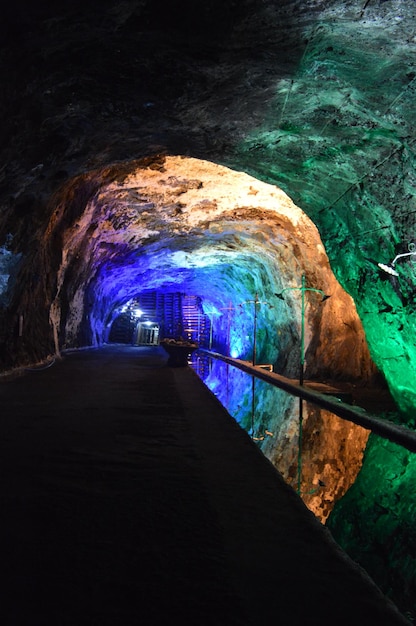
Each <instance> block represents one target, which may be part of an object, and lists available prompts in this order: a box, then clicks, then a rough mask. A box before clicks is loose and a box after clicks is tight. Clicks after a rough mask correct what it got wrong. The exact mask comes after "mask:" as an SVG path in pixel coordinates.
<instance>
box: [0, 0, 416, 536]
mask: <svg viewBox="0 0 416 626" xmlns="http://www.w3.org/2000/svg"><path fill="white" fill-rule="evenodd" d="M415 15H416V13H415V3H414V1H413V0H396V1H391V0H370V1H367V2H364V0H360V1H358V0H348V1H345V0H333V1H332V2H327V1H326V0H307V1H300V0H282V1H281V2H275V1H274V0H239V1H238V2H237V0H228V1H227V2H224V1H223V0H221V1H220V0H205V2H203V3H195V2H191V1H190V0H180V1H178V2H175V3H172V2H171V1H170V0H169V1H168V0H154V1H150V0H125V1H123V2H113V1H112V0H102V1H101V2H100V3H98V2H95V1H93V2H91V3H88V4H87V3H85V2H81V1H80V0H72V1H69V0H57V1H56V2H55V3H53V4H51V3H49V2H48V1H47V0H38V2H36V3H33V2H29V1H28V0H27V1H26V0H22V1H21V2H20V3H18V4H17V5H16V6H14V5H13V6H12V5H9V6H8V7H6V8H4V9H3V13H2V20H1V23H0V35H1V47H0V73H1V80H2V89H1V90H0V113H1V118H2V124H1V128H0V137H1V141H0V155H1V161H0V162H1V167H0V340H1V341H0V345H1V348H0V362H1V367H2V368H3V369H4V368H10V367H13V366H17V365H19V364H20V365H21V364H25V363H28V362H33V361H39V360H42V359H44V358H46V357H47V355H48V354H52V353H54V352H55V351H56V350H57V349H58V348H59V349H60V348H61V347H64V346H82V345H91V344H96V343H99V342H100V341H102V340H103V339H105V337H106V328H107V324H108V323H110V322H111V319H112V315H113V314H114V310H115V308H116V307H117V306H118V304H119V303H121V302H122V301H123V299H124V298H127V297H128V296H129V295H130V294H131V293H133V292H134V289H135V288H136V287H137V283H136V287H135V286H134V285H135V281H137V280H139V282H140V288H144V287H147V286H148V285H149V284H150V283H151V284H153V285H160V286H162V285H163V288H168V287H169V285H172V286H173V284H179V285H181V286H183V285H187V286H192V289H193V290H197V291H201V290H202V288H204V291H206V293H207V294H208V287H207V286H208V285H209V297H208V298H207V302H209V303H210V305H211V311H210V312H211V314H212V316H213V319H214V317H215V319H216V325H217V329H218V335H221V334H222V335H224V333H225V331H226V327H227V321H226V318H225V316H224V315H223V316H221V315H215V314H216V313H217V312H218V309H219V304H220V303H221V304H222V303H223V302H225V303H226V306H227V305H228V303H229V299H230V296H231V300H232V301H233V302H235V303H238V304H240V303H241V302H245V301H247V300H252V299H253V298H254V297H255V294H256V290H257V291H258V295H259V297H261V299H262V300H263V301H265V302H270V294H271V293H273V292H279V291H280V290H281V289H282V288H285V287H293V286H295V285H297V284H298V280H299V278H300V275H301V273H302V271H305V273H306V276H307V279H308V281H310V284H311V285H313V286H316V287H319V288H325V290H326V289H327V287H330V290H331V296H332V297H331V299H330V300H329V301H327V302H326V303H324V304H323V305H322V306H320V305H318V304H317V303H316V302H315V301H314V300H313V298H312V299H311V301H310V303H309V304H308V314H307V317H308V319H307V328H306V330H307V346H308V351H307V354H306V372H307V375H309V376H329V375H331V376H332V375H336V376H347V377H351V376H362V377H364V379H365V380H369V378H371V376H372V375H373V373H374V371H375V370H374V366H373V365H372V364H371V362H370V360H369V359H368V355H367V353H366V350H367V348H366V346H365V342H364V335H363V334H362V330H361V328H362V327H363V328H364V331H365V338H366V342H367V344H368V347H369V350H370V353H371V357H372V360H373V361H374V364H375V366H376V367H377V368H378V370H379V371H380V372H381V373H382V376H383V377H384V378H385V379H386V381H387V383H388V386H389V388H390V390H391V392H392V394H393V395H394V398H395V400H396V403H397V405H398V407H399V408H400V409H401V414H400V419H401V420H402V421H403V422H406V423H407V424H408V425H410V426H411V427H414V412H415V407H416V395H415V389H414V380H415V376H416V345H415V342H414V327H415V304H416V301H415V297H416V296H415V294H416V289H415V286H416V285H415V280H416V279H415V271H414V268H415V265H414V261H415V259H416V255H414V254H411V253H412V252H414V251H415V244H416V232H415V215H416V208H415V207H416V199H415V198H416V174H415V159H414V146H415V140H416V138H415V131H414V129H415V108H414V104H413V103H414V96H415V87H416V70H415V64H414V58H415V52H416V39H415V34H414V20H415ZM155 155H162V157H156V156H155ZM178 155H179V156H180V157H192V159H197V160H202V161H204V163H205V164H206V162H208V161H209V162H211V163H215V164H217V165H220V164H221V165H224V166H227V167H229V168H231V169H232V170H237V171H243V172H245V173H247V174H250V175H252V176H253V177H254V178H255V179H257V180H258V179H261V180H263V181H265V182H267V183H270V184H271V185H272V186H273V189H274V190H275V191H274V193H275V194H277V195H278V197H279V199H282V198H283V196H282V194H281V192H280V191H276V187H275V186H277V187H279V188H280V189H282V190H283V191H284V192H285V193H287V194H288V196H290V197H291V198H293V200H294V202H295V203H296V205H297V206H298V207H300V209H302V210H303V211H304V212H305V213H306V214H307V215H308V216H309V218H310V219H312V220H313V222H314V223H315V225H316V228H317V229H318V231H319V235H320V242H319V244H317V243H316V241H317V240H316V239H315V235H314V238H313V241H312V240H311V239H309V237H310V236H311V233H312V231H313V228H312V227H310V226H309V225H307V224H309V222H307V221H306V220H305V219H304V218H303V217H302V218H299V219H301V221H302V229H300V228H298V223H297V222H296V219H297V218H296V219H295V222H294V223H291V225H289V223H288V222H286V221H282V220H283V218H282V217H281V216H279V218H277V217H275V213H274V209H273V208H272V209H270V208H269V209H266V208H265V207H264V206H263V205H261V206H260V204H256V194H250V192H249V188H248V187H247V185H246V183H244V185H245V191H246V195H245V196H244V203H243V202H242V198H241V197H239V196H238V194H237V197H236V199H235V204H232V205H230V206H229V207H228V205H227V207H225V206H223V205H222V204H221V198H220V197H219V196H218V194H215V193H211V194H209V195H207V196H206V195H205V191H206V190H207V189H209V183H208V181H207V180H205V179H204V180H203V181H202V182H203V186H202V187H198V184H199V183H200V182H201V175H200V173H199V172H198V173H197V172H194V171H193V172H192V175H190V174H188V173H187V174H186V176H185V174H184V172H183V170H181V169H176V167H177V166H176V165H175V166H174V167H173V161H172V168H168V169H167V170H166V172H162V171H161V169H160V168H163V167H164V163H165V162H166V161H164V157H165V156H167V157H168V158H169V159H171V158H172V159H173V160H174V161H175V162H176V160H178V161H179V160H180V159H177V157H178ZM142 158H148V159H149V160H148V161H147V165H146V163H145V162H143V161H141V159H142ZM191 162H192V163H193V164H194V165H192V167H196V168H198V167H199V165H198V166H197V165H196V164H195V162H194V161H189V163H191ZM197 163H200V161H197ZM205 164H204V167H205V166H206V165H205ZM210 167H211V166H210ZM212 167H215V166H212ZM154 168H155V169H154ZM207 171H208V170H207ZM209 171H210V172H211V175H215V176H217V174H219V172H220V170H219V169H218V170H209ZM228 171H229V170H228ZM167 172H168V173H167ZM143 174H146V183H145V184H144V187H145V189H144V191H145V193H144V194H143V195H142V192H143V189H141V188H140V187H141V186H142V183H141V182H140V180H141V176H143ZM152 176H153V178H152ZM169 176H172V177H173V178H172V179H170V181H169V180H168V178H169ZM155 179H157V181H161V180H164V183H163V184H162V183H161V184H160V185H159V186H155V185H154V184H153V183H154V180H155ZM244 180H245V181H246V180H247V179H245V178H244ZM152 181H153V182H152ZM195 181H197V183H196V182H195ZM158 184H159V183H158ZM210 184H211V185H215V186H217V185H218V189H219V187H220V183H219V181H218V180H215V181H214V179H211V181H210ZM192 185H196V186H194V187H193V186H192ZM204 185H205V187H204ZM248 185H249V186H250V185H251V186H253V188H256V185H257V182H256V183H253V182H252V181H251V182H250V183H248ZM258 194H260V191H259V192H258ZM258 194H257V195H258ZM259 197H260V196H259ZM185 200H186V201H185ZM288 202H289V201H288V200H284V201H283V204H284V205H285V206H288V204H287V203H288ZM289 204H290V202H289ZM183 205H184V206H183ZM292 206H293V205H292ZM291 210H292V209H291ZM298 211H299V210H298V209H296V210H295V213H294V215H295V217H296V216H297V215H300V213H298ZM272 215H273V218H271V216H272ZM279 220H280V224H281V225H280V226H278V221H279ZM286 229H287V232H286ZM306 243H307V244H308V245H307V246H305V245H304V244H306ZM309 244H310V245H309ZM321 246H323V247H324V248H325V250H326V253H327V255H328V258H329V262H330V264H331V268H332V271H333V272H334V274H335V276H336V277H337V280H338V281H339V283H340V284H341V285H342V287H343V289H345V290H346V291H347V292H348V294H349V295H350V296H351V297H352V299H353V301H354V304H355V307H356V310H357V311H358V315H359V318H360V320H361V322H360V321H358V318H357V316H356V314H355V311H354V307H353V305H352V304H351V303H352V300H351V301H349V300H348V298H347V296H346V295H345V292H344V291H343V290H342V289H341V287H339V286H338V285H337V283H335V282H334V279H332V278H331V280H330V282H329V283H328V282H326V281H327V270H326V267H327V260H326V256H325V255H323V251H322V250H323V247H322V249H321ZM142 252H143V253H145V254H142ZM409 253H410V254H409ZM397 254H406V255H407V256H404V257H400V260H399V261H398V262H397V265H396V271H397V274H398V275H397V276H393V275H392V274H385V273H384V272H383V271H382V269H381V268H380V266H379V265H378V263H379V262H382V263H383V264H385V265H386V264H389V263H390V262H391V261H392V260H393V259H394V258H395V257H396V255H397ZM321 259H325V261H324V266H323V267H321V266H320V263H321V261H320V260H321ZM230 260H231V263H229V261H230ZM225 267H227V268H228V269H227V270H226V271H225V269H224V268H225ZM277 269H278V271H276V270H277ZM223 270H224V271H223ZM289 293H290V296H288V297H287V299H286V300H285V302H282V303H277V302H272V303H271V304H272V305H273V306H274V307H275V308H274V309H268V308H267V307H266V306H265V307H264V309H265V310H264V322H261V323H260V327H259V350H261V352H260V353H259V358H261V359H264V360H265V361H269V360H271V359H276V365H277V366H278V368H279V370H280V371H285V373H287V374H288V375H296V374H297V367H298V354H299V350H298V339H299V299H298V298H297V295H296V293H297V292H295V291H294V292H289ZM220 301H221V302H220ZM344 302H345V303H347V304H346V305H344ZM352 311H354V313H352ZM361 324H362V327H361ZM272 328H273V329H275V328H278V333H279V332H280V334H278V333H276V332H275V331H274V330H273V331H272V330H271V329H272ZM341 328H342V332H341V330H340V329H341ZM236 329H237V330H238V332H237V333H236V334H235V336H234V337H233V342H234V344H235V345H234V347H235V349H236V350H238V351H240V352H241V353H244V351H245V352H246V353H247V354H248V352H249V348H250V347H251V342H250V338H251V333H252V322H251V319H250V318H249V315H248V313H247V315H246V316H241V317H240V318H239V321H238V324H237V325H236ZM352 345H353V346H354V349H353V350H351V349H350V347H351V346H352ZM361 355H363V358H362V357H361ZM340 436H341V439H343V438H344V434H342V435H340ZM358 453H359V452H358ZM329 456H330V458H332V452H331V454H330V455H329ZM386 462H387V461H386ZM409 463H414V459H413V460H409ZM363 471H364V472H368V476H369V481H368V484H369V485H371V474H372V468H371V467H368V466H367V465H366V462H364V468H363ZM321 480H323V479H321ZM396 497H397V496H396V494H395V491H394V489H393V490H392V495H391V504H392V507H393V505H394V502H395V498H396ZM403 497H404V496H403ZM319 506H321V505H319ZM393 508H394V507H393ZM359 520H360V515H357V516H356V522H357V524H358V523H359Z"/></svg>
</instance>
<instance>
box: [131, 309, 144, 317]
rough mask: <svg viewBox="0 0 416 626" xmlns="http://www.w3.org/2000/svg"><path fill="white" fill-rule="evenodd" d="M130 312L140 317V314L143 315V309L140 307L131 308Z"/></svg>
mask: <svg viewBox="0 0 416 626" xmlns="http://www.w3.org/2000/svg"><path fill="white" fill-rule="evenodd" d="M131 314H132V315H133V317H140V316H141V315H143V311H142V310H141V309H132V310H131Z"/></svg>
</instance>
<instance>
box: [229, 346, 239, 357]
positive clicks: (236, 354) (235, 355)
mask: <svg viewBox="0 0 416 626" xmlns="http://www.w3.org/2000/svg"><path fill="white" fill-rule="evenodd" d="M230 356H231V358H232V359H236V358H237V357H238V350H236V349H235V348H234V349H232V350H231V352H230Z"/></svg>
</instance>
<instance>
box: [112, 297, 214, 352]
mask: <svg viewBox="0 0 416 626" xmlns="http://www.w3.org/2000/svg"><path fill="white" fill-rule="evenodd" d="M111 320H112V321H111ZM107 326H109V333H108V342H109V343H125V344H132V345H159V343H160V342H161V341H162V340H163V339H175V340H180V339H183V340H186V341H192V342H195V343H197V344H198V346H199V347H201V348H211V347H212V333H211V322H210V319H209V316H208V315H207V314H206V313H205V312H204V308H203V303H202V298H201V297H200V296H197V295H193V294H191V295H188V294H184V293H181V292H166V293H165V292H164V291H160V290H149V291H145V292H142V293H139V294H137V295H136V296H135V297H134V298H131V299H130V300H128V301H127V302H126V303H124V304H123V305H122V306H121V307H118V308H117V309H116V310H115V311H113V312H112V314H111V316H110V322H109V323H108V324H107Z"/></svg>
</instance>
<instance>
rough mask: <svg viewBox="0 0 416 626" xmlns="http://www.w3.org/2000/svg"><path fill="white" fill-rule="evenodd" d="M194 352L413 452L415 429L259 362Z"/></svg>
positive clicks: (207, 351) (205, 352)
mask: <svg viewBox="0 0 416 626" xmlns="http://www.w3.org/2000/svg"><path fill="white" fill-rule="evenodd" d="M198 352H201V353H203V354H206V355H208V356H210V357H212V358H214V359H219V360H220V361H224V362H225V363H228V364H229V365H233V366H234V367H237V368H238V369H240V370H242V371H243V372H246V373H247V374H250V375H251V376H255V377H256V378H259V379H260V380H263V381H265V382H267V383H269V384H270V385H273V386H274V387H279V388H280V389H283V390H284V391H286V392H288V393H290V394H291V395H293V396H297V397H299V398H302V399H303V400H306V401H307V402H312V403H313V404H316V405H317V406H320V407H321V408H323V409H327V410H328V411H331V413H334V414H335V415H338V417H341V418H342V419H345V420H348V421H350V422H354V424H358V425H359V426H362V427H363V428H366V429H367V430H371V431H372V432H373V433H375V434H376V435H379V436H380V437H383V438H384V439H388V440H389V441H392V442H393V443H397V444H399V445H400V446H402V447H403V448H406V449H407V450H410V451H411V452H416V432H415V431H413V430H410V429H409V428H406V426H402V425H400V424H394V423H393V422H390V421H388V420H385V419H383V418H381V417H376V416H375V415H371V414H370V413H367V411H366V410H365V409H362V408H360V407H353V406H351V405H348V404H345V403H344V402H342V401H340V400H339V399H338V398H335V397H334V396H329V395H326V394H323V393H319V391H315V390H313V389H310V388H308V387H307V386H306V385H300V384H299V383H297V382H295V381H294V380H291V379H290V378H285V377H284V376H281V375H280V374H276V373H274V372H269V371H267V370H265V369H263V368H262V367H261V366H260V365H252V364H251V363H250V362H249V361H243V360H241V359H233V358H232V357H229V356H225V355H223V354H220V353H218V352H213V351H211V350H206V349H204V348H199V350H198Z"/></svg>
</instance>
